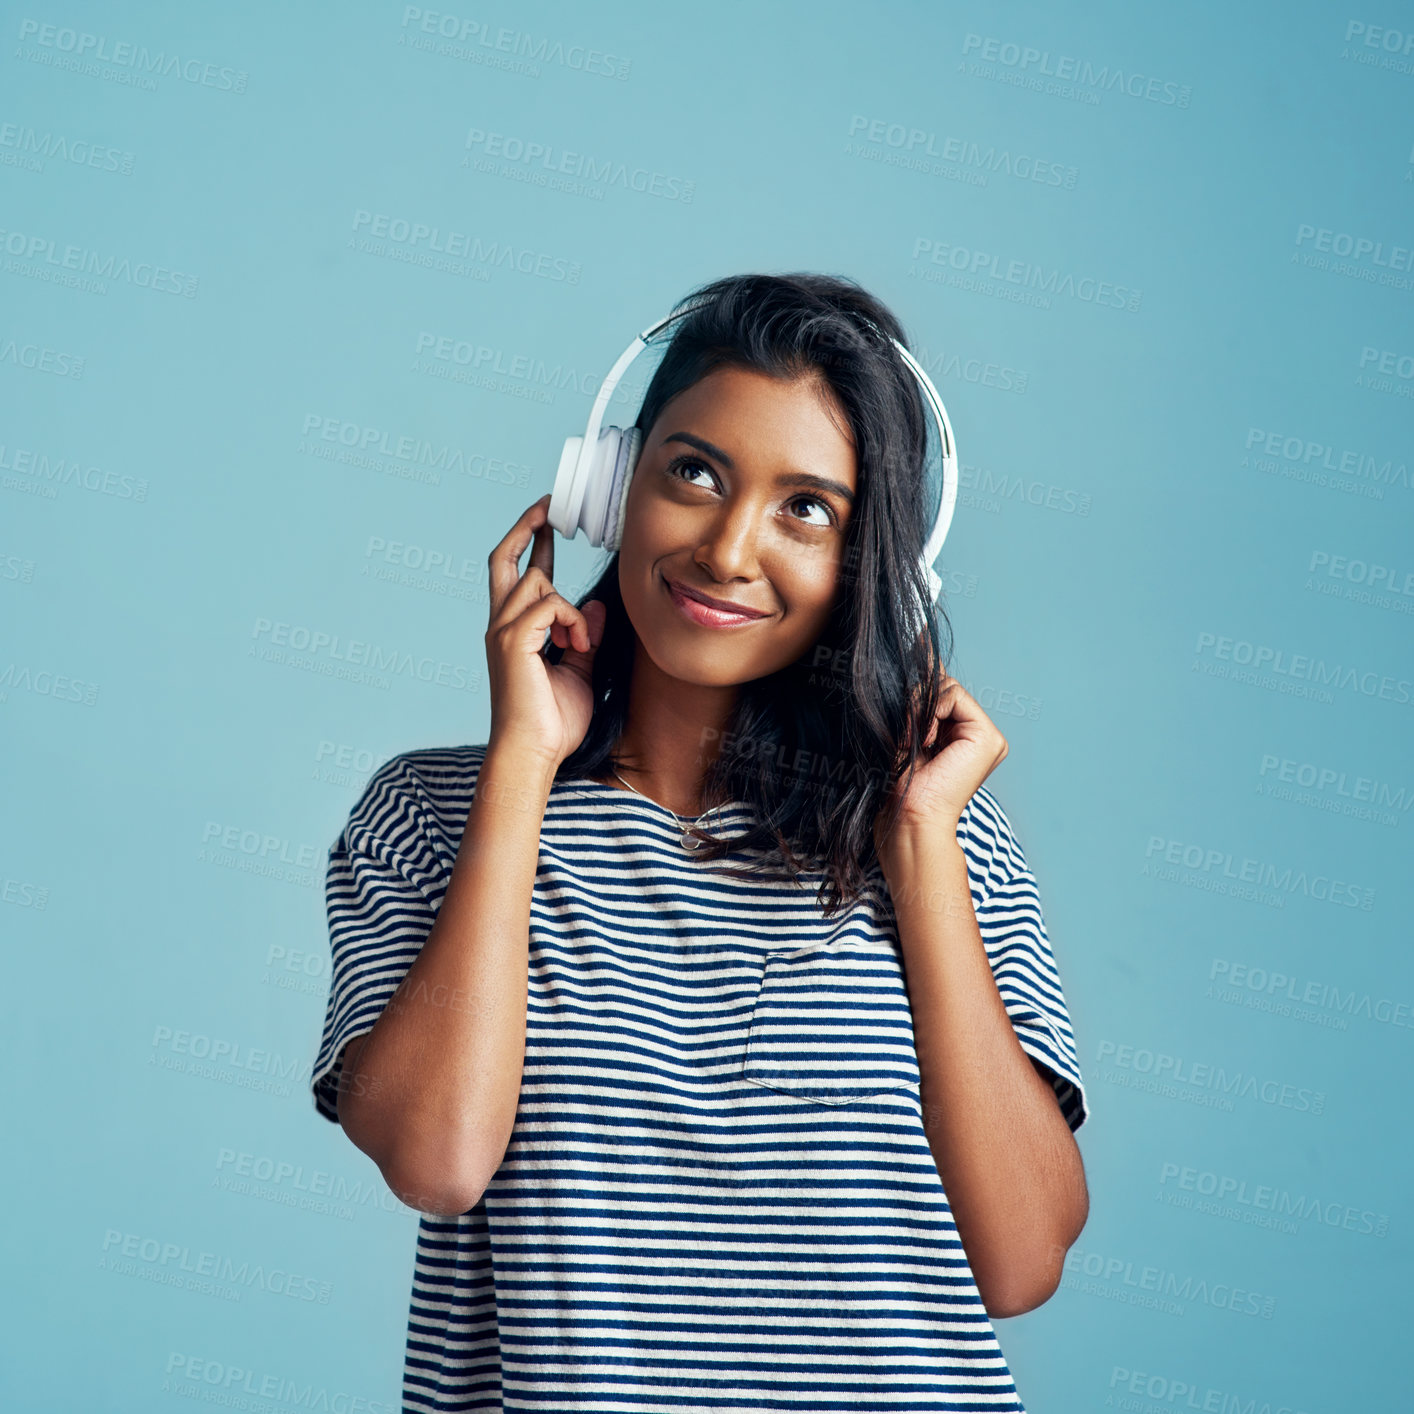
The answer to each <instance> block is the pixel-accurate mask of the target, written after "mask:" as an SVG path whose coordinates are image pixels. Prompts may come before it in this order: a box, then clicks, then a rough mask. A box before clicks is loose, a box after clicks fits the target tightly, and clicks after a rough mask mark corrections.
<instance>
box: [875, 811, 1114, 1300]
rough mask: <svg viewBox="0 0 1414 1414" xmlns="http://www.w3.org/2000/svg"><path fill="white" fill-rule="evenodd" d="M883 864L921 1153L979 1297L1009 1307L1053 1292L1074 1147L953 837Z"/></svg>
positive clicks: (1079, 1191)
mask: <svg viewBox="0 0 1414 1414" xmlns="http://www.w3.org/2000/svg"><path fill="white" fill-rule="evenodd" d="M886 872H887V877H888V879H889V883H890V891H891V893H892V894H893V899H894V912H895V917H896V919H897V922H898V929H899V939H900V944H901V947H902V951H903V960H904V968H905V973H906V977H907V984H908V992H909V1002H910V1006H911V1008H912V1012H913V1026H914V1041H915V1046H916V1049H917V1053H918V1065H919V1072H920V1074H921V1076H922V1087H921V1099H922V1105H923V1116H924V1124H925V1129H926V1133H927V1136H928V1144H929V1148H930V1150H931V1151H932V1154H933V1160H934V1163H935V1165H936V1167H937V1169H938V1174H939V1176H940V1177H941V1178H942V1180H943V1186H944V1188H945V1189H946V1191H947V1195H948V1200H949V1203H950V1204H951V1206H952V1211H953V1217H954V1220H955V1222H956V1224H957V1228H958V1234H959V1236H960V1237H961V1239H962V1243H963V1247H964V1248H965V1250H966V1252H967V1256H968V1261H969V1263H970V1265H971V1267H972V1271H973V1275H974V1276H975V1278H976V1280H977V1284H978V1289H979V1291H980V1292H981V1294H982V1297H983V1301H984V1303H985V1304H986V1306H987V1308H988V1310H989V1311H990V1312H991V1313H992V1314H993V1315H1017V1314H1020V1313H1021V1312H1022V1311H1027V1310H1031V1309H1032V1308H1033V1307H1035V1306H1038V1305H1040V1304H1041V1302H1043V1301H1045V1300H1046V1299H1047V1298H1048V1297H1049V1296H1050V1295H1051V1294H1052V1292H1054V1290H1055V1288H1056V1286H1057V1285H1058V1284H1059V1279H1060V1272H1061V1264H1062V1261H1063V1259H1064V1256H1065V1252H1066V1250H1067V1249H1068V1248H1069V1247H1070V1245H1071V1244H1072V1243H1073V1242H1074V1241H1075V1238H1076V1237H1077V1236H1078V1235H1079V1233H1080V1230H1081V1228H1082V1227H1083V1226H1084V1223H1085V1218H1086V1215H1087V1211H1088V1197H1087V1194H1086V1187H1085V1174H1084V1168H1083V1165H1082V1163H1081V1158H1080V1152H1079V1149H1078V1148H1077V1147H1076V1144H1075V1139H1074V1136H1073V1135H1072V1134H1071V1132H1070V1128H1069V1126H1068V1125H1067V1124H1066V1121H1065V1117H1064V1115H1063V1114H1062V1113H1061V1109H1060V1106H1059V1105H1058V1104H1057V1103H1056V1094H1055V1090H1054V1088H1053V1087H1052V1085H1051V1083H1050V1081H1049V1080H1048V1079H1047V1078H1046V1077H1045V1076H1044V1075H1042V1074H1041V1072H1040V1071H1039V1070H1037V1068H1036V1066H1035V1065H1034V1064H1033V1062H1032V1060H1031V1058H1030V1056H1028V1055H1027V1053H1026V1052H1025V1051H1024V1050H1023V1049H1022V1047H1021V1043H1020V1041H1019V1040H1018V1039H1017V1035H1016V1031H1015V1029H1014V1027H1013V1026H1012V1023H1011V1019H1010V1017H1009V1016H1008V1015H1007V1011H1006V1007H1005V1005H1004V1004H1003V1002H1002V998H1001V994H1000V993H999V992H998V990H997V986H996V980H995V978H994V977H993V975H992V970H991V966H990V964H989V962H988V960H987V954H986V949H985V948H984V946H983V943H982V935H981V931H980V929H979V928H978V924H977V915H976V913H975V911H974V909H973V906H972V896H971V892H970V890H969V887H968V874H967V859H966V856H965V855H964V854H963V851H962V848H961V846H960V845H959V844H958V843H957V841H956V838H955V837H954V838H951V839H939V838H937V837H936V831H934V832H933V835H932V836H929V837H925V838H924V839H922V840H910V839H907V838H905V839H902V840H900V842H899V843H898V844H897V846H896V847H895V849H894V851H893V854H892V856H891V861H890V865H889V868H888V870H887V871H886Z"/></svg>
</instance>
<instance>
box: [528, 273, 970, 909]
mask: <svg viewBox="0 0 1414 1414" xmlns="http://www.w3.org/2000/svg"><path fill="white" fill-rule="evenodd" d="M688 307H690V312H688V313H685V314H683V315H681V317H680V318H679V319H678V321H677V324H676V328H675V331H674V333H673V334H672V338H671V342H670V343H669V345H668V348H667V350H666V352H665V353H664V355H663V359H662V362H661V363H660V364H659V366H658V368H657V370H656V372H655V373H654V375H653V377H652V379H651V381H650V382H649V385H648V389H647V391H646V393H645V394H644V398H643V404H642V407H641V408H640V409H639V413H638V418H637V421H636V423H635V425H636V426H637V427H640V428H641V429H642V430H643V435H644V437H645V438H646V437H647V435H648V433H649V431H650V430H651V429H652V427H653V424H654V422H655V421H656V420H657V418H658V414H659V413H660V412H661V411H662V409H663V407H664V405H665V404H666V403H667V402H668V401H669V399H671V398H673V397H675V396H676V395H677V394H678V393H681V392H682V391H684V389H686V388H689V387H691V386H692V385H693V384H694V383H696V382H697V381H698V380H699V379H701V378H703V377H705V376H706V375H707V374H708V373H710V372H711V371H712V370H713V369H715V368H718V367H721V366H723V365H738V366H741V367H744V368H749V369H754V370H757V371H759V372H762V373H766V374H769V375H771V376H773V377H778V378H785V379H794V378H798V377H803V376H804V377H810V376H814V377H817V378H820V379H822V380H824V382H825V383H827V384H828V386H829V388H830V389H831V390H832V392H833V395H834V398H835V399H836V400H837V402H838V404H839V406H840V408H841V409H842V410H843V411H844V413H845V415H846V417H847V418H848V422H849V428H850V432H851V434H852V436H853V438H854V446H855V454H856V457H857V459H858V466H859V485H858V488H857V493H856V498H855V504H854V507H853V509H852V511H851V515H850V519H849V523H848V525H847V527H846V533H845V547H844V554H843V557H842V565H841V572H840V580H839V588H838V592H837V594H836V597H835V602H834V606H833V608H832V610H831V614H830V617H829V620H828V622H827V625H826V627H825V629H824V631H823V632H822V634H821V636H820V638H819V640H818V641H817V643H816V644H814V645H813V646H812V647H811V649H810V650H808V651H807V652H806V653H804V654H803V655H802V656H801V657H800V658H799V659H797V660H796V661H795V662H793V663H790V664H788V665H787V666H786V667H784V668H781V669H780V670H779V671H777V672H775V673H771V674H769V675H768V676H766V677H763V678H758V679H755V680H753V681H750V682H745V683H743V684H741V686H740V689H739V692H738V696H737V700H736V704H735V706H734V708H733V711H732V714H731V718H730V721H729V723H728V727H727V734H726V735H725V737H724V740H723V745H722V748H721V749H720V750H719V751H718V752H717V754H716V756H715V758H714V759H713V761H712V762H711V764H710V765H709V767H708V768H707V771H706V773H705V775H704V778H703V792H702V807H703V810H704V812H705V811H706V810H708V809H709V808H710V807H711V806H712V805H714V804H725V803H727V802H729V801H743V802H746V803H747V804H748V805H750V806H751V807H752V810H751V814H752V816H753V817H754V819H753V821H752V823H751V825H750V827H749V828H748V829H747V830H746V831H745V832H744V833H741V832H739V833H737V834H735V835H732V836H729V837H720V836H716V835H713V834H711V833H709V832H708V831H707V830H706V829H704V828H702V825H701V822H699V825H698V827H697V828H696V830H695V831H694V833H695V834H696V835H697V838H698V840H699V842H700V848H699V850H698V854H697V857H698V858H700V859H704V860H719V859H721V858H722V857H723V856H724V855H726V854H728V853H730V852H732V851H734V850H741V851H743V852H758V853H757V857H756V859H755V861H754V863H753V864H752V866H751V867H748V868H741V869H729V870H727V872H728V873H732V874H738V875H741V874H760V873H762V872H771V873H774V874H777V875H780V874H785V875H786V876H787V877H795V876H797V875H798V874H799V873H801V872H802V871H803V870H819V871H821V872H823V874H824V876H825V877H824V881H823V883H822V884H821V885H820V888H819V892H818V895H817V897H818V900H819V903H820V906H821V908H822V909H823V911H824V913H825V915H826V916H832V915H833V914H834V913H835V912H836V911H838V909H839V908H841V907H842V906H843V905H845V904H848V903H852V902H854V901H855V900H856V899H857V898H859V897H860V895H861V893H863V892H864V891H865V889H866V888H867V887H868V875H869V873H870V871H871V870H872V869H873V868H874V867H875V866H876V865H877V858H876V855H875V848H874V833H873V831H874V820H875V817H876V816H877V815H878V814H879V812H880V811H881V810H882V809H884V808H885V807H886V805H887V804H888V797H889V793H890V790H891V788H892V786H893V785H894V783H895V782H896V781H898V780H900V779H901V778H907V779H910V780H911V779H912V775H913V772H914V770H915V769H916V767H917V764H918V762H919V760H920V759H924V758H925V757H926V756H927V755H931V754H932V753H933V752H934V751H936V750H938V749H939V747H938V744H937V743H935V744H934V746H933V747H932V749H931V750H928V751H926V752H925V750H924V748H923V747H922V745H921V743H922V742H923V741H924V740H925V738H926V736H927V731H928V728H929V726H930V725H931V724H932V721H933V718H934V716H935V715H936V713H937V709H938V689H939V676H940V671H941V668H942V665H943V663H944V661H945V659H946V658H947V657H950V656H951V651H952V643H951V639H952V629H951V625H949V624H948V621H947V617H946V614H945V613H944V611H943V610H942V608H941V606H939V607H936V608H935V607H934V606H933V605H932V604H931V603H930V601H929V595H928V586H927V580H926V579H925V577H924V575H923V573H922V572H921V569H920V561H921V559H922V554H923V548H924V543H925V540H926V537H927V534H928V531H929V530H930V529H931V527H932V524H933V514H934V511H935V507H936V503H937V501H936V498H937V491H936V486H935V487H934V489H933V490H932V491H931V492H930V491H929V489H928V482H927V479H926V477H925V465H926V463H925V457H926V454H927V447H928V443H927V437H928V424H929V422H930V421H931V419H932V414H931V412H930V411H928V410H927V409H926V408H925V405H924V401H923V394H922V391H921V389H920V388H919V386H918V383H917V380H916V379H915V377H914V375H913V373H912V372H911V371H910V370H909V368H908V367H907V365H906V364H905V363H904V362H903V360H902V359H901V358H900V357H899V355H898V351H897V349H895V348H894V347H893V345H892V344H891V343H890V339H891V338H895V339H898V340H899V341H900V342H902V343H904V344H905V345H906V344H907V340H906V339H905V338H904V333H903V329H902V326H901V325H900V324H899V322H898V320H897V319H896V318H895V317H894V315H893V314H892V313H891V312H890V311H889V310H888V309H887V308H886V307H885V306H884V305H883V304H881V303H880V301H879V300H877V299H876V298H875V297H874V296H872V295H871V294H869V293H868V292H867V291H866V290H864V289H863V288H862V287H861V286H860V285H858V284H857V283H855V282H854V281H853V280H850V279H847V278H844V277H841V276H834V275H821V274H808V273H801V274H790V275H763V274H756V275H736V276H732V277H729V278H726V279H721V280H715V281H712V282H711V283H709V284H706V285H702V286H700V287H699V288H698V289H696V290H694V291H692V292H691V293H690V294H688V295H687V296H685V297H684V298H683V299H682V300H680V301H679V302H678V304H677V305H676V306H674V308H675V309H676V310H682V309H684V308H688ZM591 599H599V600H601V601H602V602H603V603H604V605H605V606H606V608H607V610H608V615H607V618H606V621H605V627H604V636H603V638H602V640H601V642H600V647H599V650H598V652H597V654H596V655H595V660H594V674H593V686H594V701H595V707H594V713H593V717H592V719H591V722H590V726H589V730H588V732H587V733H586V734H585V738H584V741H583V742H582V743H581V744H580V745H579V746H578V747H577V748H576V749H575V750H574V751H573V752H571V753H570V754H569V755H568V756H567V757H566V758H565V759H564V761H562V762H561V763H560V768H559V770H558V772H557V773H556V779H557V780H575V779H584V778H586V777H590V776H597V775H601V774H605V773H607V771H608V770H609V768H610V767H611V766H617V765H618V764H619V762H618V760H617V759H616V758H615V757H614V754H613V752H614V748H615V745H616V744H617V742H618V740H619V737H620V735H621V733H622V732H623V730H624V728H625V726H626V725H627V719H628V700H629V683H630V680H631V677H632V673H633V659H634V653H635V648H636V636H635V634H634V630H633V625H632V623H631V622H630V620H629V618H628V614H627V611H626V610H625V608H624V603H623V599H622V597H621V595H620V593H619V556H618V554H617V553H615V554H614V556H613V557H612V559H611V560H610V561H609V563H608V565H607V566H606V567H605V569H604V570H603V572H602V573H601V574H600V576H599V578H598V580H597V581H596V582H595V583H594V584H593V586H592V587H591V588H590V589H589V590H588V591H587V592H585V593H584V594H583V595H582V596H581V597H580V599H579V600H578V602H577V604H576V607H578V608H581V609H582V608H583V606H584V605H585V604H586V603H587V602H588V601H589V600H591ZM920 622H926V625H927V627H926V632H925V631H923V630H922V629H920V628H918V627H916V625H918V624H919V623H920ZM940 623H941V624H942V625H943V626H944V627H946V629H947V647H946V649H944V646H943V642H942V639H941V636H940V628H939V625H940ZM542 651H543V652H544V654H545V656H546V657H547V660H548V661H550V662H552V663H554V662H558V661H559V659H560V657H561V656H562V654H561V650H559V649H558V648H556V647H555V646H554V645H553V644H550V643H547V644H546V646H545V648H544V649H543V650H542ZM782 763H789V764H788V765H783V764H782ZM884 820H885V826H886V828H887V827H888V826H889V825H891V824H892V822H893V813H892V812H891V813H890V814H889V815H886V816H885V817H884Z"/></svg>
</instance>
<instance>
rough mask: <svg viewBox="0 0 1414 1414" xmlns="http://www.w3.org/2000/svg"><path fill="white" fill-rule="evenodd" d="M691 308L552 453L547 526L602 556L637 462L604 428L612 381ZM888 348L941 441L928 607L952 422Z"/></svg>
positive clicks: (613, 537)
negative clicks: (578, 431)
mask: <svg viewBox="0 0 1414 1414" xmlns="http://www.w3.org/2000/svg"><path fill="white" fill-rule="evenodd" d="M695 308H697V306H696V305H690V306H688V307H687V308H684V309H678V310H674V312H673V313H672V314H669V315H668V316H667V317H666V318H663V319H660V320H659V321H658V322H657V323H656V324H654V325H652V326H650V327H649V328H647V329H645V330H644V331H643V333H641V334H640V335H638V337H637V338H636V339H634V341H633V342H632V343H631V344H630V345H629V346H628V348H626V349H625V350H624V351H623V353H621V354H620V355H619V357H618V359H617V361H616V362H615V364H614V366H613V367H612V368H611V369H610V370H609V372H608V373H607V374H606V375H605V378H604V381H603V383H601V384H600V385H599V393H598V396H597V397H596V398H595V399H594V406H593V407H592V408H590V410H589V423H588V425H587V426H586V427H585V430H584V436H582V437H566V438H565V448H564V451H563V452H561V453H560V465H559V469H558V470H557V471H556V472H555V489H554V492H553V493H552V494H551V497H550V524H551V525H552V526H554V527H555V529H556V530H558V531H559V532H560V534H561V535H563V536H565V537H566V539H569V540H573V539H574V537H575V535H576V534H577V533H578V532H579V531H581V530H582V531H583V532H584V533H585V536H586V537H587V539H588V540H589V543H590V544H591V545H595V546H601V547H603V548H604V549H607V550H617V549H618V548H619V541H620V538H621V537H622V534H623V521H624V506H625V504H626V502H627V500H628V487H629V482H630V481H631V480H632V478H633V471H634V467H635V466H636V465H637V464H638V453H639V450H640V448H641V447H642V444H643V433H642V431H641V430H640V429H639V428H637V427H630V428H628V429H627V430H625V429H624V428H622V427H604V428H602V429H601V427H600V423H601V422H602V421H603V419H604V409H605V408H606V407H607V406H608V402H609V398H610V397H611V396H612V394H613V391H614V389H615V388H616V387H617V386H618V382H619V379H620V378H622V377H623V375H624V371H625V370H626V369H627V368H628V366H629V364H631V363H632V362H633V360H634V359H635V358H637V357H638V355H639V354H640V353H642V352H643V350H644V349H645V348H647V347H648V341H649V339H651V338H653V336H654V335H655V334H658V333H660V332H661V331H662V330H663V329H665V328H666V327H667V326H668V325H669V324H671V323H672V322H673V321H674V320H675V319H680V318H682V317H683V316H684V315H686V314H690V313H691V312H692V310H693V309H695ZM890 342H891V343H892V344H893V346H894V347H895V348H896V349H897V350H898V352H899V355H900V356H901V357H902V359H903V361H904V362H905V363H906V364H907V365H908V366H909V368H910V369H912V370H913V374H914V376H915V377H916V378H917V380H918V383H919V385H920V386H921V387H922V389H923V393H924V397H925V400H926V402H927V403H928V405H929V406H930V407H931V408H932V410H933V417H934V419H935V421H936V422H937V425H938V432H939V436H940V438H941V451H942V464H943V477H942V480H943V485H942V497H941V500H940V502H939V505H938V516H937V520H936V521H935V522H934V524H933V529H932V532H931V533H930V534H929V536H928V542H927V544H926V545H925V546H924V550H923V561H922V569H923V573H924V575H925V577H926V578H927V581H928V591H929V603H930V604H931V603H933V602H935V601H936V600H937V597H938V594H939V593H940V592H941V590H942V587H943V584H942V580H941V579H939V577H938V575H937V573H936V572H935V571H934V569H933V561H934V560H935V559H937V557H938V553H939V551H941V550H942V548H943V541H944V540H946V539H947V534H948V527H949V526H950V525H951V524H952V515H953V507H954V506H955V505H956V504H957V447H956V444H955V442H954V441H953V435H952V423H951V422H949V421H948V410H947V409H946V408H945V407H944V406H943V400H942V398H940V397H939V396H938V390H937V389H936V388H935V387H934V386H933V384H932V382H931V381H930V379H929V377H928V375H927V374H926V373H924V371H923V370H922V368H920V367H919V366H918V363H917V362H916V361H915V359H914V357H913V355H912V354H911V353H909V351H908V350H907V349H906V348H904V346H903V345H902V344H901V343H899V341H898V340H897V339H890Z"/></svg>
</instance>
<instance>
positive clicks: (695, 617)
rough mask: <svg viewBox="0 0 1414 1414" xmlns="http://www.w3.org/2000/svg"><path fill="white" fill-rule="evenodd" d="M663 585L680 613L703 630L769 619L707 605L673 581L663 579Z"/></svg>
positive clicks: (734, 626)
mask: <svg viewBox="0 0 1414 1414" xmlns="http://www.w3.org/2000/svg"><path fill="white" fill-rule="evenodd" d="M663 584H664V586H665V587H666V588H667V591H668V594H669V596H670V597H671V599H672V601H673V603H674V604H675V605H676V606H677V608H678V611H679V613H681V614H682V615H683V617H684V618H686V619H689V620H690V621H691V622H693V623H695V624H699V625H701V626H702V627H703V628H736V627H738V626H739V625H741V624H752V623H756V622H757V621H758V620H759V619H764V618H766V617H768V616H767V615H766V614H758V613H740V612H737V611H735V610H730V609H719V608H717V607H716V606H715V605H713V604H705V603H703V601H702V600H701V599H698V598H696V597H695V596H694V595H693V594H691V593H690V592H688V591H687V590H685V589H683V588H682V586H681V585H679V584H676V583H674V581H673V580H671V579H669V578H667V576H666V575H665V576H664V577H663Z"/></svg>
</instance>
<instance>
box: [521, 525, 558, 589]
mask: <svg viewBox="0 0 1414 1414" xmlns="http://www.w3.org/2000/svg"><path fill="white" fill-rule="evenodd" d="M530 564H531V565H533V566H534V567H535V568H536V569H538V570H541V571H543V572H544V575H545V578H546V579H549V580H553V579H554V578H555V527H554V526H553V525H551V524H550V521H549V516H548V512H547V515H546V520H545V524H544V525H539V526H536V528H535V540H534V542H533V543H532V544H531V547H530ZM527 568H529V566H527Z"/></svg>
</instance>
